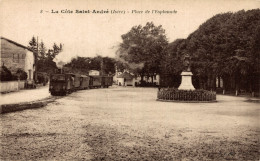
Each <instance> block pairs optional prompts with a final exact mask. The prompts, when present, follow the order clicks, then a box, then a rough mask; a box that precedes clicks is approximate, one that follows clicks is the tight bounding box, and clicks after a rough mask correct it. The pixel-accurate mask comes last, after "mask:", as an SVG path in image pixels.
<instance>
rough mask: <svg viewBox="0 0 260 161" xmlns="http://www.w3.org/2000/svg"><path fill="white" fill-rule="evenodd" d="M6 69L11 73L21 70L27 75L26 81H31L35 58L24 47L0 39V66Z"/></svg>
mask: <svg viewBox="0 0 260 161" xmlns="http://www.w3.org/2000/svg"><path fill="white" fill-rule="evenodd" d="M3 65H4V66H5V67H7V68H8V69H9V70H10V71H11V72H12V73H16V72H17V70H18V69H22V70H24V71H25V72H26V73H27V80H33V74H34V71H35V57H34V54H33V52H32V51H31V50H29V49H28V48H27V47H26V46H23V45H21V44H18V43H16V42H14V41H12V40H9V39H7V38H4V37H1V66H3Z"/></svg>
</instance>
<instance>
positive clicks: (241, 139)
mask: <svg viewBox="0 0 260 161" xmlns="http://www.w3.org/2000/svg"><path fill="white" fill-rule="evenodd" d="M156 94H157V89H154V88H131V87H111V88H108V89H91V90H83V91H78V92H75V93H72V94H70V95H69V96H66V97H60V98H59V99H57V100H56V101H55V102H53V103H50V104H48V105H47V106H46V107H44V108H40V109H33V110H24V111H19V112H14V113H8V114H4V115H1V118H0V119H1V127H2V128H1V129H0V130H1V133H0V138H1V139H0V141H1V146H0V148H1V151H0V160H258V159H259V156H260V155H259V154H260V152H259V149H260V142H259V138H260V127H259V115H260V113H259V112H260V107H259V104H258V103H250V102H245V99H244V98H242V97H232V96H217V100H218V102H217V103H173V102H159V101H156Z"/></svg>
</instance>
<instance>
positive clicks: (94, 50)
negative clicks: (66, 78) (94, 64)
mask: <svg viewBox="0 0 260 161" xmlns="http://www.w3.org/2000/svg"><path fill="white" fill-rule="evenodd" d="M259 6H260V0H132V1H130V0H0V16H1V17H0V20H1V22H0V34H1V36H3V37H5V38H8V39H11V40H13V41H15V42H18V43H20V44H22V45H25V46H27V45H28V43H29V41H30V39H31V38H32V36H38V39H39V42H40V41H43V42H44V43H45V44H46V46H47V48H51V47H52V45H53V43H54V42H55V43H57V44H59V43H62V44H64V52H63V53H62V55H60V57H62V58H64V59H70V58H71V57H75V56H84V57H94V56H96V55H97V54H99V55H101V56H109V57H115V52H116V50H117V49H118V45H119V44H120V43H121V42H122V39H121V35H122V34H125V33H127V32H128V31H130V29H131V28H132V27H133V26H136V25H142V26H144V25H145V24H146V23H147V22H151V21H152V22H154V24H155V25H156V26H159V25H162V27H163V28H164V29H165V31H166V36H167V39H168V41H169V42H172V41H174V40H175V39H177V38H187V37H188V35H189V34H191V33H192V32H194V31H195V30H196V29H198V27H199V26H200V25H201V24H202V23H203V22H205V21H206V20H207V19H209V18H211V17H212V16H214V15H216V14H219V13H225V12H236V11H239V10H242V9H244V10H250V9H256V8H259ZM52 10H53V12H56V11H58V13H52ZM62 10H63V12H64V11H65V12H66V13H61V11H62ZM76 10H85V11H87V10H90V13H81V14H79V13H75V11H76ZM93 10H96V11H97V10H98V11H101V10H105V11H107V10H108V11H109V13H104V14H100V13H92V11H93ZM111 10H116V11H123V12H124V11H125V14H122V13H117V14H112V13H111ZM133 10H136V11H143V12H142V13H140V12H138V13H137V12H135V11H134V12H133ZM146 10H148V11H150V13H146ZM152 10H158V11H162V10H164V11H177V12H173V13H161V14H160V13H152ZM70 11H72V12H73V13H69V12H70Z"/></svg>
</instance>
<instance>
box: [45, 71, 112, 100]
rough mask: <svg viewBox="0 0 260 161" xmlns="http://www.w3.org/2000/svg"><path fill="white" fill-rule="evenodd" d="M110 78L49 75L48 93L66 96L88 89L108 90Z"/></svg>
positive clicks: (61, 74) (70, 74)
mask: <svg viewBox="0 0 260 161" xmlns="http://www.w3.org/2000/svg"><path fill="white" fill-rule="evenodd" d="M112 82H113V78H112V77H111V76H87V75H78V74H73V73H65V74H63V73H60V74H59V73H58V74H51V75H50V86H49V92H50V93H51V95H54V96H57V95H67V94H69V93H72V92H74V91H77V90H83V89H89V88H101V87H102V88H105V87H106V88H108V87H109V86H112Z"/></svg>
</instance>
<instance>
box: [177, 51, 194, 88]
mask: <svg viewBox="0 0 260 161" xmlns="http://www.w3.org/2000/svg"><path fill="white" fill-rule="evenodd" d="M184 66H185V69H184V71H183V72H182V73H181V76H182V78H181V85H180V86H179V88H178V89H179V90H195V88H194V87H193V85H192V79H191V78H192V75H193V74H192V73H191V71H190V56H189V55H187V54H186V55H185V56H184Z"/></svg>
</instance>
